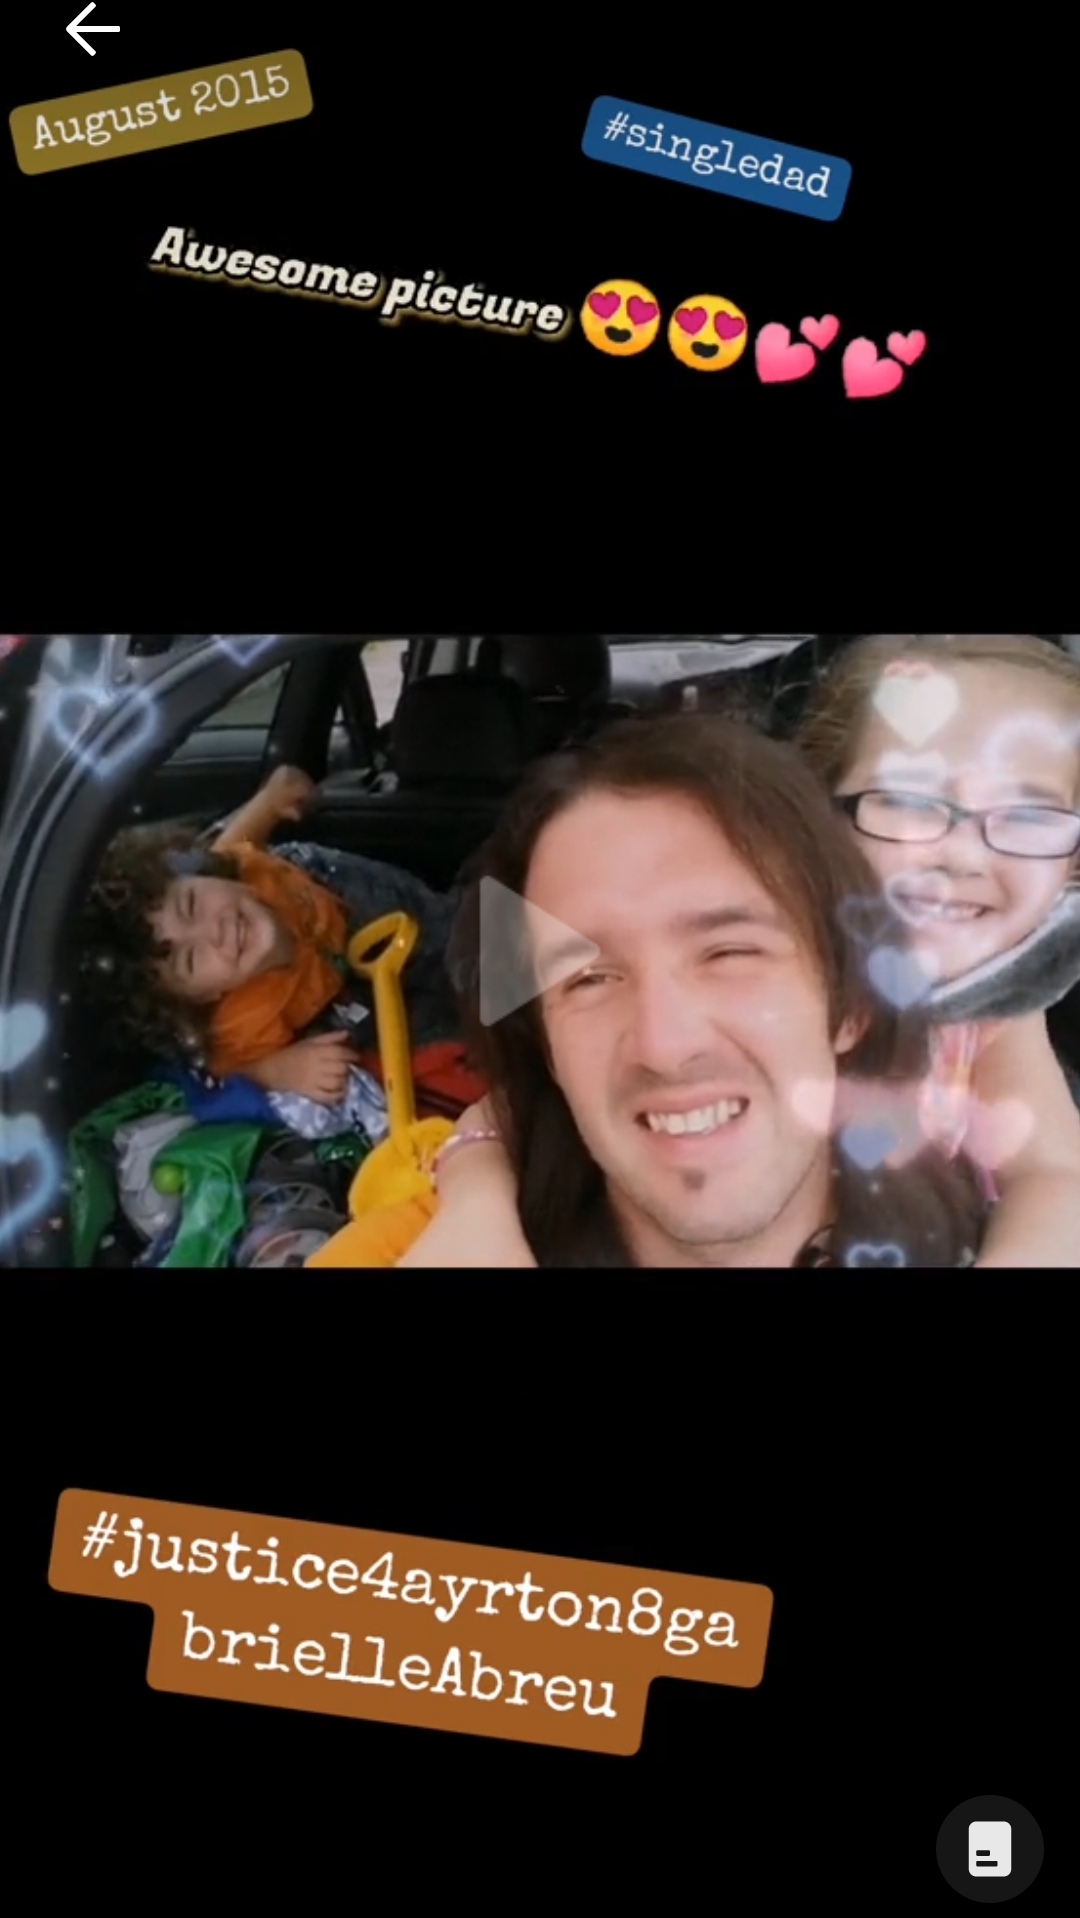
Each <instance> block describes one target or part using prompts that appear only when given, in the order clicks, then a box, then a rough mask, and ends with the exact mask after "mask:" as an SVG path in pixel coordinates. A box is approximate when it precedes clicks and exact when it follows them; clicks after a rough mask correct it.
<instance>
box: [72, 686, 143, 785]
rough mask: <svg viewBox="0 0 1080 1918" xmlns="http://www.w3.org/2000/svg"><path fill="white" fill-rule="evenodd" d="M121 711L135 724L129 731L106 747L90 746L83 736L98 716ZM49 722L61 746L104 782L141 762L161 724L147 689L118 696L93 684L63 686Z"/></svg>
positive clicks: (136, 688)
mask: <svg viewBox="0 0 1080 1918" xmlns="http://www.w3.org/2000/svg"><path fill="white" fill-rule="evenodd" d="M118 710H120V711H122V712H124V713H125V714H126V716H127V717H128V719H129V720H130V722H131V723H130V725H129V727H128V729H127V731H126V732H125V733H124V734H122V735H121V737H120V738H119V739H118V740H114V741H113V742H112V743H111V744H110V745H109V746H108V747H106V748H101V747H96V746H95V747H91V746H87V745H86V744H85V743H84V740H83V738H82V737H81V735H83V734H85V733H86V731H87V729H88V727H90V726H92V725H93V722H94V720H95V719H96V717H97V716H98V714H101V713H116V712H117V711H118ZM69 715H70V717H69ZM48 720H49V725H50V726H51V728H52V731H53V733H54V735H55V737H56V738H57V739H58V740H59V741H60V743H61V745H62V746H64V747H65V748H66V750H67V751H68V752H70V753H73V754H74V755H75V757H76V759H78V760H79V761H80V762H81V764H82V765H83V766H85V767H86V768H87V769H88V770H89V771H90V772H93V773H97V774H99V775H100V776H101V778H102V779H107V778H109V777H110V775H111V774H112V773H115V772H117V771H118V770H119V768H120V767H121V766H126V765H129V764H130V763H131V762H132V761H133V760H137V759H140V758H141V757H142V756H143V754H144V753H145V751H146V748H147V746H148V745H149V744H150V741H151V740H152V739H153V738H154V737H155V735H156V733H157V731H158V725H159V722H158V715H157V709H156V707H155V705H154V701H153V698H152V696H151V694H150V693H149V692H147V690H146V689H145V687H135V688H133V689H128V690H126V691H122V692H120V693H119V694H117V693H116V692H111V693H110V692H107V691H106V690H105V688H104V687H102V686H96V685H93V684H92V683H91V682H90V681H85V682H83V683H81V684H79V683H76V684H72V685H67V686H61V687H59V688H58V689H57V691H56V693H55V695H54V697H53V700H52V703H51V705H50V707H49V713H48Z"/></svg>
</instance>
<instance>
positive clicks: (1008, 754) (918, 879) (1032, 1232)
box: [799, 634, 1080, 1269]
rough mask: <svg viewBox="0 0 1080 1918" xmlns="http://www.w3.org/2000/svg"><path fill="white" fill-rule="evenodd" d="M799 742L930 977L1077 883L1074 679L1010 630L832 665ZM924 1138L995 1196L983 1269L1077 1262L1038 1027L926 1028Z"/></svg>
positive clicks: (1074, 1133)
mask: <svg viewBox="0 0 1080 1918" xmlns="http://www.w3.org/2000/svg"><path fill="white" fill-rule="evenodd" d="M799 743H800V745H801V747H802V749H803V751H804V752H805V753H806V755H807V757H808V758H809V759H810V760H811V761H812V763H813V764H814V766H815V767H816V769H817V770H818V772H819V773H820V774H821V775H822V777H823V778H824V779H825V780H826V781H827V782H828V783H829V785H830V786H831V787H832V789H833V791H834V792H835V794H836V797H837V803H838V804H839V805H840V806H841V807H842V809H843V810H844V812H845V813H846V814H847V815H848V817H849V819H850V820H851V823H852V826H853V828H854V830H855V831H856V832H857V833H858V835H859V839H860V843H861V845H862V848H863V851H864V853H865V854H866V856H867V858H868V859H869V861H870V863H871V865H872V866H873V867H874V870H875V872H876V873H877V875H878V877H879V878H880V880H881V882H882V887H883V890H884V892H885V894H886V896H887V898H888V899H889V901H890V902H891V904H892V905H893V906H894V907H895V908H896V909H897V910H898V911H899V912H900V914H901V916H902V917H903V918H904V919H905V920H906V921H907V923H908V925H909V926H910V928H911V929H912V940H913V948H914V952H915V954H916V956H917V957H918V959H919V960H920V961H921V962H922V964H923V966H924V968H925V971H926V973H927V976H928V977H929V978H930V979H932V980H934V981H935V982H941V983H944V982H946V981H949V980H953V979H957V978H960V977H963V976H964V975H966V974H968V973H970V972H972V971H973V970H974V969H975V968H976V967H979V966H982V965H984V964H985V963H986V962H987V961H988V960H992V959H995V958H998V957H1000V956H1002V955H1004V954H1006V953H1008V952H1010V951H1012V949H1013V948H1014V947H1016V946H1018V945H1020V944H1021V943H1022V942H1023V941H1024V940H1025V939H1027V938H1028V937H1029V935H1030V934H1031V933H1033V932H1035V931H1036V930H1037V929H1038V927H1039V926H1040V925H1042V923H1043V922H1044V920H1045V919H1046V917H1047V915H1048V914H1049V913H1050V911H1051V910H1052V908H1053V907H1054V906H1055V905H1056V904H1057V902H1058V901H1059V900H1060V898H1061V896H1062V894H1063V892H1064V891H1065V889H1066V887H1068V886H1070V885H1073V884H1075V883H1076V882H1077V879H1078V876H1080V666H1078V665H1077V663H1076V662H1075V661H1074V660H1072V659H1070V658H1069V656H1068V655H1067V654H1066V653H1064V652H1063V651H1061V650H1059V649H1058V648H1057V647H1055V646H1053V645H1051V644H1049V643H1048V642H1046V641H1042V640H1038V639H1034V638H1030V637H1026V636H1012V635H991V636H981V635H979V636H976V635H967V634H957V635H938V636H933V637H929V636H914V635H912V636H908V635H903V636H893V635H883V636H877V637H875V638H872V639H868V640H864V641H862V642H861V643H860V644H859V645H857V646H855V647H853V648H852V649H851V650H850V651H849V652H846V653H844V654H842V655H841V656H840V658H839V659H838V660H837V661H836V662H835V664H834V667H833V669H832V670H831V671H830V672H829V673H827V674H826V676H825V678H824V680H823V682H822V684H821V685H820V687H819V688H818V690H817V693H816V696H815V698H814V699H813V700H812V702H811V705H810V708H809V710H808V713H807V716H806V719H805V721H804V724H803V727H802V730H801V736H800V740H799ZM920 1103H921V1114H922V1121H923V1127H924V1130H925V1131H926V1132H927V1133H928V1134H929V1135H930V1136H931V1137H932V1138H933V1139H935V1141H936V1142H937V1143H938V1144H939V1145H940V1146H941V1147H942V1148H943V1150H944V1151H945V1152H946V1153H947V1154H948V1155H949V1156H950V1157H951V1156H954V1155H955V1154H956V1153H958V1152H960V1151H961V1150H963V1151H964V1152H965V1153H966V1154H967V1156H968V1157H969V1158H970V1159H971V1160H973V1161H974V1163H975V1164H976V1165H978V1166H980V1168H981V1169H982V1170H983V1172H984V1175H985V1177H986V1183H987V1187H988V1190H989V1192H990V1195H991V1196H992V1197H995V1198H997V1199H998V1201H999V1203H998V1204H997V1206H996V1207H995V1211H994V1215H993V1217H992V1219H991V1223H990V1227H989V1230H988V1232H987V1236H986V1240H985V1242H984V1247H983V1251H982V1253H981V1254H980V1257H979V1261H978V1263H979V1265H980V1266H989V1267H1011V1266H1013V1265H1024V1266H1036V1265H1043V1264H1045V1265H1048V1266H1056V1267H1069V1268H1074V1269H1075V1268H1076V1267H1078V1266H1080V1114H1078V1112H1077V1108H1076V1104H1075V1102H1074V1098H1073V1095H1072V1092H1071V1091H1070V1088H1069V1085H1068V1083H1067V1081H1066V1078H1065V1075H1064V1073H1063V1072H1062V1070H1061V1067H1060V1066H1059V1064H1058V1062H1057V1060H1056V1058H1055V1056H1054V1053H1053V1049H1052V1047H1051V1045H1050V1039H1049V1035H1048V1033H1047V1029H1046V1020H1045V1017H1044V1015H1043V1014H1041V1013H1037V1014H1035V1015H1033V1016H1030V1017H1023V1018H1015V1019H1001V1020H998V1021H997V1022H994V1023H979V1024H971V1023H969V1024H963V1025H952V1026H941V1027H938V1028H937V1029H936V1031H935V1035H934V1067H933V1071H932V1074H931V1076H930V1078H929V1079H928V1080H927V1082H926V1084H925V1085H924V1086H923V1087H922V1093H921V1102H920Z"/></svg>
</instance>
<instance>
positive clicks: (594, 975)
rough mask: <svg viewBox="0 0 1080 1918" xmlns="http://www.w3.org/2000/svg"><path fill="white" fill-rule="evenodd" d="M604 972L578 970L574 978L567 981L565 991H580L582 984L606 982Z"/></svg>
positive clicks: (595, 984)
mask: <svg viewBox="0 0 1080 1918" xmlns="http://www.w3.org/2000/svg"><path fill="white" fill-rule="evenodd" d="M607 978H608V974H607V973H606V972H579V973H578V975H577V978H576V979H570V980H568V981H567V985H566V990H567V992H580V991H581V989H582V987H583V986H602V985H604V984H605V983H606V981H607Z"/></svg>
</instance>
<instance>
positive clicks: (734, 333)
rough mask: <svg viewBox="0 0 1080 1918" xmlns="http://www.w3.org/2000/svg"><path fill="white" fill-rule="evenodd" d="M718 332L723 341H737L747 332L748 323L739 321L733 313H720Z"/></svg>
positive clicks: (717, 324)
mask: <svg viewBox="0 0 1080 1918" xmlns="http://www.w3.org/2000/svg"><path fill="white" fill-rule="evenodd" d="M716 330H717V332H718V333H719V335H720V338H721V339H722V340H737V339H738V337H739V334H740V333H745V331H746V321H745V320H737V319H736V318H735V315H734V314H733V313H718V314H717V316H716Z"/></svg>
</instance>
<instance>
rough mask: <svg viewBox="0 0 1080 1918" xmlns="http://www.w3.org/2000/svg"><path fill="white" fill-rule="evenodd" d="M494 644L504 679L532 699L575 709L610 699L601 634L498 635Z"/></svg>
mask: <svg viewBox="0 0 1080 1918" xmlns="http://www.w3.org/2000/svg"><path fill="white" fill-rule="evenodd" d="M497 640H498V645H499V650H500V654H501V657H502V671H503V673H504V675H505V676H506V678H507V679H513V680H516V682H517V684H518V685H519V686H524V688H525V690H526V692H529V693H532V694H533V695H534V696H535V697H539V698H547V699H566V700H569V701H571V702H573V703H574V704H575V705H577V706H578V707H588V706H603V705H605V704H606V703H607V701H608V700H609V699H610V698H611V654H610V652H609V650H608V643H607V640H606V639H605V638H604V635H603V634H602V633H499V634H498V635H497ZM485 643H486V642H485Z"/></svg>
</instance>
